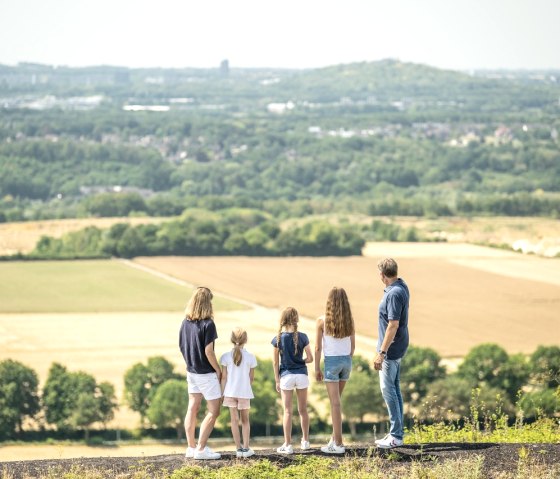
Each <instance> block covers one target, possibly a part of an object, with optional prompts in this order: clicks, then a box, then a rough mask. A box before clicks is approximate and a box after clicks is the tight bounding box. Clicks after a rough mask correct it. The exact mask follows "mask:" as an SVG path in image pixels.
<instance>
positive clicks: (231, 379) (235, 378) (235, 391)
mask: <svg viewBox="0 0 560 479" xmlns="http://www.w3.org/2000/svg"><path fill="white" fill-rule="evenodd" d="M241 353H242V356H243V358H242V359H241V363H240V364H239V366H236V365H235V364H234V363H233V351H229V352H227V353H224V354H222V357H221V358H220V364H221V365H222V366H226V367H227V381H226V387H225V389H224V396H228V397H232V398H242V399H253V398H254V397H255V396H254V395H253V389H252V388H251V378H250V377H249V372H250V371H251V369H253V368H256V367H257V358H255V356H254V355H253V354H251V353H250V352H248V351H245V349H242V350H241Z"/></svg>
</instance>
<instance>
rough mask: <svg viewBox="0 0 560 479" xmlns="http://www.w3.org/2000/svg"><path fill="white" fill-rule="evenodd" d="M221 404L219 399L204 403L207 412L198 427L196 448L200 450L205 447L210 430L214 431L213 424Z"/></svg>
mask: <svg viewBox="0 0 560 479" xmlns="http://www.w3.org/2000/svg"><path fill="white" fill-rule="evenodd" d="M221 402H222V400H221V398H218V399H211V400H210V401H206V403H207V407H208V412H207V413H206V416H205V417H204V420H203V421H202V424H201V425H200V433H199V435H198V448H199V449H200V450H202V449H204V448H205V447H206V442H207V441H208V438H209V437H210V433H211V432H212V429H214V424H216V419H218V415H219V414H220V404H221Z"/></svg>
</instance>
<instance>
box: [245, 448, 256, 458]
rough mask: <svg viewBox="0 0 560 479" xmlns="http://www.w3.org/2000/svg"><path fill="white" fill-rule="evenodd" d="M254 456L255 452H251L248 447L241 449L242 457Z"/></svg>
mask: <svg viewBox="0 0 560 479" xmlns="http://www.w3.org/2000/svg"><path fill="white" fill-rule="evenodd" d="M254 455H255V451H253V450H252V449H251V448H250V447H247V448H246V449H243V457H251V456H254Z"/></svg>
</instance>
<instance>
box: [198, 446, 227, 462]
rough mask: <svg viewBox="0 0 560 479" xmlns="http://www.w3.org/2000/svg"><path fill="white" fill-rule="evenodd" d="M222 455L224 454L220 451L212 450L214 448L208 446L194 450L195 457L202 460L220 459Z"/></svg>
mask: <svg viewBox="0 0 560 479" xmlns="http://www.w3.org/2000/svg"><path fill="white" fill-rule="evenodd" d="M220 457H222V455H221V454H220V453H219V452H214V451H212V449H210V448H209V447H208V446H206V447H205V448H204V449H202V451H201V450H199V449H196V450H195V451H194V458H195V459H200V460H202V461H206V460H211V459H220Z"/></svg>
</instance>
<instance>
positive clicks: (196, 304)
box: [185, 286, 214, 321]
mask: <svg viewBox="0 0 560 479" xmlns="http://www.w3.org/2000/svg"><path fill="white" fill-rule="evenodd" d="M213 297H214V295H213V294H212V291H210V289H208V288H206V287H205V286H200V287H198V288H196V289H195V290H194V292H193V294H192V296H191V299H189V302H188V304H187V308H186V309H185V317H186V318H187V319H188V320H190V321H199V320H201V319H213V318H214V311H213V309H212V298H213Z"/></svg>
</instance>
